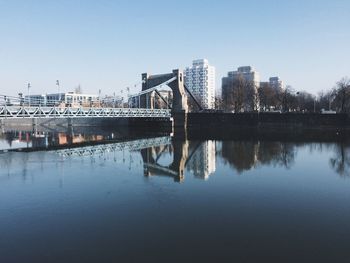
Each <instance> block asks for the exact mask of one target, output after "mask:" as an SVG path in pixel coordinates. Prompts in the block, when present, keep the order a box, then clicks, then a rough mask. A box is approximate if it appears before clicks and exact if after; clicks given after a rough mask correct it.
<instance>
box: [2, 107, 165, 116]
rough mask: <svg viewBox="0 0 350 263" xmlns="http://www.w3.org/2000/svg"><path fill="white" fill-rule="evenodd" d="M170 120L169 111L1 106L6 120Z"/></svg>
mask: <svg viewBox="0 0 350 263" xmlns="http://www.w3.org/2000/svg"><path fill="white" fill-rule="evenodd" d="M96 117H102V118H170V117H171V112H170V110H169V109H139V108H83V107H81V108H70V107H65V108H63V107H62V108H61V107H21V106H0V119H4V118H96Z"/></svg>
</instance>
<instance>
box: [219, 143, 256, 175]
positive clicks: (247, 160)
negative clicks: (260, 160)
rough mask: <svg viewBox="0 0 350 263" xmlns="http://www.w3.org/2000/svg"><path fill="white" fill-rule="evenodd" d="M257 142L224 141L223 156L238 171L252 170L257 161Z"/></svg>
mask: <svg viewBox="0 0 350 263" xmlns="http://www.w3.org/2000/svg"><path fill="white" fill-rule="evenodd" d="M257 145H258V144H257V143H256V142H244V141H224V142H223V143H222V157H223V158H224V160H226V161H227V162H228V163H229V164H230V165H231V166H232V167H233V168H235V169H236V170H237V171H238V173H242V172H243V171H246V170H250V169H251V168H252V167H253V166H254V164H255V163H256V154H257Z"/></svg>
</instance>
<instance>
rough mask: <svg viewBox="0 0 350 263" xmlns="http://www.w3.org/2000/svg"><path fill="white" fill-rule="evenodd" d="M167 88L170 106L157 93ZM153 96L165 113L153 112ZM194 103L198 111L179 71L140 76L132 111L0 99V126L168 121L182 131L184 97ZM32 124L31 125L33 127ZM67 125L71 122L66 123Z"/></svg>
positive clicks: (12, 98)
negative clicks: (10, 123) (41, 122)
mask: <svg viewBox="0 0 350 263" xmlns="http://www.w3.org/2000/svg"><path fill="white" fill-rule="evenodd" d="M163 86H167V87H169V88H170V89H171V90H172V94H173V100H172V105H169V103H168V101H167V100H165V98H164V97H163V96H162V95H161V93H160V92H159V89H160V88H162V87H163ZM152 93H153V94H154V93H155V94H157V95H158V96H159V97H160V98H161V99H162V100H163V101H164V102H165V103H166V105H167V108H166V109H156V108H155V107H154V104H153V103H150V94H152ZM187 95H190V98H192V100H193V101H194V102H195V104H196V105H197V106H198V108H199V109H202V107H201V105H200V103H198V101H197V100H196V98H195V97H194V96H193V95H192V94H191V92H190V91H189V90H188V88H187V87H186V85H185V83H184V76H183V71H182V70H179V69H175V70H173V71H172V72H171V73H167V74H159V75H150V74H148V73H143V74H142V90H141V92H139V93H138V94H134V95H132V96H130V98H129V100H133V99H135V98H137V102H138V103H137V105H136V107H129V108H105V107H102V106H101V102H100V101H98V104H99V105H97V106H96V105H90V107H83V106H82V105H78V106H76V105H75V107H73V105H72V103H71V101H70V103H67V101H52V100H46V99H45V100H43V99H42V98H38V99H37V101H36V100H35V98H34V99H32V98H31V97H30V96H28V97H25V98H23V97H11V96H6V95H0V124H3V123H4V121H3V120H7V121H8V120H11V119H25V118H27V119H33V120H35V119H68V120H70V119H74V118H80V119H84V118H117V119H118V118H129V119H132V118H144V119H146V118H148V120H152V119H167V120H168V121H170V120H172V121H173V125H174V126H175V127H186V125H187V113H188V97H187ZM37 123H38V122H37V121H35V122H33V124H37ZM70 123H71V122H70ZM70 125H71V124H70Z"/></svg>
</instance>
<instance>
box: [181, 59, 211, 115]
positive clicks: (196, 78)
mask: <svg viewBox="0 0 350 263" xmlns="http://www.w3.org/2000/svg"><path fill="white" fill-rule="evenodd" d="M184 74H185V85H186V86H187V88H188V89H189V91H190V92H191V93H192V94H193V96H194V97H195V98H196V99H197V100H198V102H199V103H200V104H201V105H202V107H203V108H204V109H214V108H215V67H213V66H211V65H209V62H208V60H207V59H198V60H194V61H193V62H192V66H191V67H188V68H186V69H185V72H184Z"/></svg>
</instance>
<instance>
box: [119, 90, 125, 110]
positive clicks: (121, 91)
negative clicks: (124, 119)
mask: <svg viewBox="0 0 350 263" xmlns="http://www.w3.org/2000/svg"><path fill="white" fill-rule="evenodd" d="M120 95H121V99H122V108H124V97H123V89H121V90H120Z"/></svg>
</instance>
